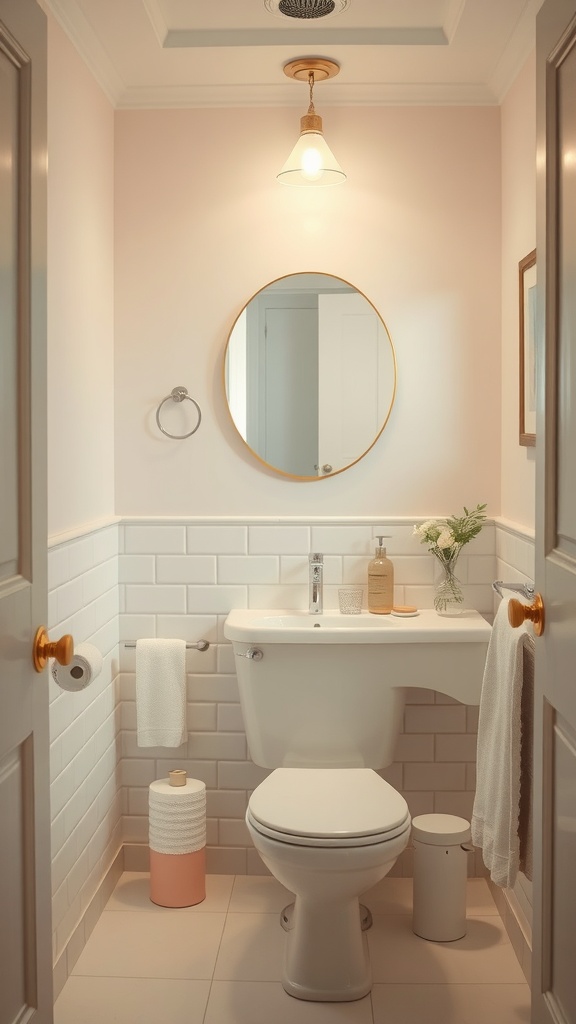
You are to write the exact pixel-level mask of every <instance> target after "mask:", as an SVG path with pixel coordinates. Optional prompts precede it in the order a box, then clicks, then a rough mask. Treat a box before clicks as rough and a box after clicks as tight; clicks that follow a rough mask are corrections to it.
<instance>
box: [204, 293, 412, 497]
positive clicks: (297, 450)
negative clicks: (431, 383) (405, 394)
mask: <svg viewBox="0 0 576 1024" xmlns="http://www.w3.org/2000/svg"><path fill="white" fill-rule="evenodd" d="M224 381H225V387H226V397H227V399H228V408H229V410H230V415H231V416H232V420H233V422H234V425H235V427H236V429H237V430H238V433H239V434H240V436H241V437H242V439H243V441H244V442H245V443H246V444H247V445H248V447H249V448H250V450H251V451H252V452H253V453H254V454H255V455H256V456H257V457H258V458H259V459H261V460H262V461H263V462H265V463H266V464H267V465H268V466H269V467H271V468H272V469H274V470H276V471H277V472H279V473H283V474H285V475H287V476H291V477H297V478H298V479H300V480H318V479H322V478H323V477H326V476H333V475H334V474H335V473H341V472H342V470H344V469H347V468H348V467H349V466H352V465H353V464H354V463H355V462H358V460H359V459H361V458H362V456H363V455H365V454H366V452H367V451H368V450H369V449H370V448H371V447H372V445H373V444H374V443H375V442H376V440H377V439H378V437H379V436H380V434H381V433H382V431H383V429H384V427H385V426H386V423H387V421H388V417H389V416H390V411H391V409H392V404H393V402H394V395H395V391H396V359H395V355H394V347H393V345H392V341H391V339H390V335H389V334H388V330H387V328H386V325H385V324H384V322H383V320H382V319H381V317H380V315H379V314H378V312H377V310H376V309H375V308H374V306H373V305H372V303H371V302H369V300H368V299H367V298H366V297H365V296H364V295H362V293H361V292H359V291H357V289H356V288H353V287H352V285H350V284H348V283H347V282H346V281H343V280H341V278H339V277H334V276H332V275H330V274H289V275H288V276H287V277H281V278H279V279H278V280H277V281H272V283H271V284H268V285H267V286H266V287H265V288H262V289H261V290H260V291H259V292H257V293H256V295H254V297H253V298H252V299H250V301H249V302H248V303H247V305H246V306H245V307H244V309H243V310H242V312H241V313H240V314H239V316H238V317H237V319H236V321H235V323H234V326H233V327H232V330H231V331H230V335H229V338H228V344H227V346H226V354H225V363H224Z"/></svg>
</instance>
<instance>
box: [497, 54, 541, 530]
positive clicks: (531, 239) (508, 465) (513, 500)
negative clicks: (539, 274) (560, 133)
mask: <svg viewBox="0 0 576 1024" xmlns="http://www.w3.org/2000/svg"><path fill="white" fill-rule="evenodd" d="M535 247H536V59H535V55H534V54H532V56H531V57H530V59H529V60H528V61H527V62H526V64H525V65H524V67H523V68H522V71H521V72H520V74H519V75H518V77H517V78H516V80H515V82H514V84H513V86H512V88H511V89H510V90H509V92H508V94H507V96H506V97H505V99H504V102H503V104H502V515H503V516H504V517H505V518H507V519H510V520H512V521H513V522H517V523H522V524H523V525H525V526H528V527H532V528H533V527H534V493H535V492H534V488H535V449H534V448H524V447H521V446H520V445H519V443H518V433H519V386H518V354H519V337H518V263H519V262H520V260H521V259H523V257H524V256H527V255H528V253H529V252H531V251H532V249H534V248H535Z"/></svg>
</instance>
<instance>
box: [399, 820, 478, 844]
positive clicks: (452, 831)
mask: <svg viewBox="0 0 576 1024" xmlns="http://www.w3.org/2000/svg"><path fill="white" fill-rule="evenodd" d="M412 839H413V841H414V842H417V843H427V844H428V846H459V845H460V843H469V842H470V822H469V821H466V818H459V817H458V816H457V815H456V814H419V815H417V817H416V818H412Z"/></svg>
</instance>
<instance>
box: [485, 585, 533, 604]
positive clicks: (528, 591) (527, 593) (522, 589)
mask: <svg viewBox="0 0 576 1024" xmlns="http://www.w3.org/2000/svg"><path fill="white" fill-rule="evenodd" d="M492 590H495V591H496V593H497V594H499V596H500V597H504V594H503V593H502V591H503V590H512V591H513V592H514V593H515V594H522V597H525V598H526V600H527V601H532V599H533V598H534V593H535V589H534V584H533V583H504V582H503V580H495V581H494V583H493V584H492Z"/></svg>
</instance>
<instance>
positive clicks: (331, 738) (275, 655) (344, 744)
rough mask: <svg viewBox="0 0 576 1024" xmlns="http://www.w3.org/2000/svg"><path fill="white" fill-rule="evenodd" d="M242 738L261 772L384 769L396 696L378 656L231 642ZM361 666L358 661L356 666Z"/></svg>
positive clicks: (395, 720) (396, 724)
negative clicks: (253, 653)
mask: <svg viewBox="0 0 576 1024" xmlns="http://www.w3.org/2000/svg"><path fill="white" fill-rule="evenodd" d="M233 647H235V648H237V651H236V655H237V656H236V658H235V662H236V671H237V675H238V687H239V690H240V702H241V706H242V715H243V718H244V725H245V728H246V738H247V740H248V747H249V750H250V755H251V757H252V760H253V761H254V762H255V763H256V764H258V765H261V766H262V767H263V768H280V767H284V768H384V767H386V765H389V764H391V763H392V761H393V760H394V747H395V744H396V737H397V735H398V733H399V731H400V728H401V720H402V711H403V707H404V696H403V692H402V690H401V689H397V688H395V687H394V686H389V685H387V684H386V680H385V669H384V665H383V659H382V652H381V650H380V649H379V648H378V647H372V648H371V649H368V650H366V648H364V649H363V651H362V657H361V658H360V659H359V657H358V656H359V653H360V652H359V650H358V646H357V645H350V646H348V645H341V646H338V647H335V648H333V649H330V648H327V647H326V646H323V647H320V646H318V647H314V646H311V645H304V644H302V645H300V644H260V643H259V644H258V648H259V650H261V651H262V655H263V657H262V660H261V661H253V660H250V659H248V658H246V657H245V656H244V654H245V652H246V649H247V648H246V644H239V645H237V644H234V642H233ZM359 662H360V663H361V664H360V663H359Z"/></svg>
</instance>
